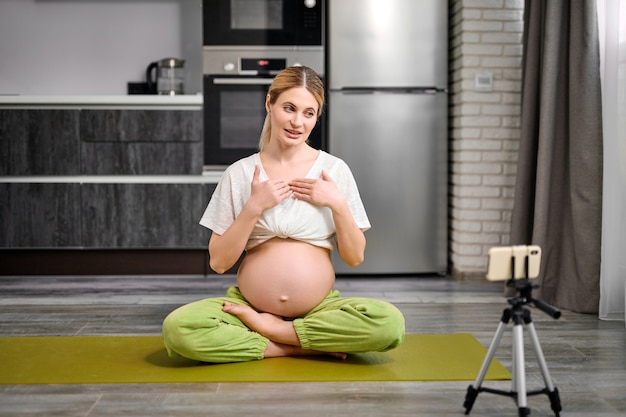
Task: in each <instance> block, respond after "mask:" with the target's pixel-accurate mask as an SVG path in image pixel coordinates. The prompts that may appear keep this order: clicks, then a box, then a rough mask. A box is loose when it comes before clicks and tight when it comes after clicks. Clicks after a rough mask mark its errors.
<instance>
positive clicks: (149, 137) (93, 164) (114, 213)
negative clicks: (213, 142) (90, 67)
mask: <svg viewBox="0 0 626 417" xmlns="http://www.w3.org/2000/svg"><path fill="white" fill-rule="evenodd" d="M202 138H203V134H202V111H201V108H198V109H171V108H159V109H154V108H148V109H145V108H137V109H135V108H122V109H99V108H86V109H84V108H72V107H66V108H58V109H45V108H29V109H21V108H3V109H0V157H1V158H2V162H1V163H0V175H1V176H3V177H5V180H4V181H1V182H0V200H1V201H2V204H1V205H0V247H1V248H54V249H63V248H66V249H67V248H76V249H83V248H86V249H133V248H140V249H151V248H155V249H180V248H183V249H189V248H191V249H203V250H204V251H206V246H207V241H208V238H209V237H210V232H209V231H208V230H207V229H205V228H204V227H202V226H200V225H199V224H198V221H199V219H200V217H201V215H202V212H203V210H204V208H205V207H206V204H207V202H208V200H209V198H210V196H211V194H212V192H213V189H214V188H215V184H211V183H204V182H203V181H198V180H197V178H196V177H194V176H201V174H202V164H203V161H202V156H203V155H202V153H203V146H202V140H203V139H202ZM104 175H106V176H113V178H111V177H107V179H106V181H105V180H101V179H100V178H99V176H104ZM141 175H146V176H163V178H161V179H157V180H155V179H154V178H153V177H147V179H148V181H146V183H144V182H142V180H141V179H140V178H139V177H138V178H137V179H135V178H134V176H141ZM187 175H189V176H190V177H192V178H191V179H189V180H187V179H186V178H185V176H187ZM22 176H28V177H34V178H18V177H22ZM114 176H126V177H125V179H120V180H119V182H118V181H117V180H116V179H115V177H114ZM173 176H177V177H176V179H175V180H172V178H173ZM51 177H52V178H51ZM54 177H56V179H55V178H54ZM74 177H75V178H74ZM112 181H113V182H114V183H112Z"/></svg>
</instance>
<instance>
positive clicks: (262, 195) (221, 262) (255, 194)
mask: <svg viewBox="0 0 626 417" xmlns="http://www.w3.org/2000/svg"><path fill="white" fill-rule="evenodd" d="M260 172H261V169H260V168H259V166H258V165H257V166H255V168H254V175H253V177H252V184H251V187H252V189H251V192H250V198H249V199H248V201H246V203H245V204H244V206H243V208H242V210H241V213H239V215H238V216H237V218H236V219H235V221H234V222H233V223H232V224H231V225H230V226H229V227H228V229H226V231H225V232H224V233H223V234H221V235H220V234H217V233H213V234H212V235H211V240H209V264H210V266H211V269H213V270H214V271H215V272H217V273H218V274H223V273H224V272H226V271H227V270H229V269H230V268H231V267H232V266H233V265H235V262H237V260H238V259H239V257H240V256H241V254H242V253H243V251H244V250H245V248H246V243H247V242H248V239H249V238H250V234H251V233H252V230H253V229H254V225H255V224H256V222H257V220H258V219H259V216H261V214H262V213H263V212H264V211H265V210H267V209H269V208H271V207H274V206H275V205H277V204H278V203H280V202H281V201H283V200H284V199H285V198H287V197H289V196H290V195H291V190H290V189H289V185H288V184H287V182H286V181H285V180H279V179H274V180H268V181H264V182H260V181H259V175H260Z"/></svg>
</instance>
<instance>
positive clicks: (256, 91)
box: [203, 46, 326, 170]
mask: <svg viewBox="0 0 626 417" xmlns="http://www.w3.org/2000/svg"><path fill="white" fill-rule="evenodd" d="M292 65H306V66H308V67H310V68H312V69H313V70H315V71H316V72H317V73H318V75H319V76H320V77H321V78H322V79H323V68H324V59H323V54H322V51H321V50H320V49H319V48H311V47H309V48H307V47H305V48H296V50H294V48H285V47H273V48H267V47H246V48H244V47H238V48H226V47H206V46H205V47H204V63H203V67H204V105H203V110H204V169H205V170H215V169H223V168H224V167H226V166H228V165H230V164H232V163H233V162H235V161H237V160H238V159H241V158H243V157H246V156H248V155H251V154H253V153H255V152H258V150H259V139H260V136H261V130H262V128H263V122H264V121H265V115H266V111H265V98H266V95H267V91H268V88H269V85H270V84H271V83H272V80H273V77H274V76H275V75H276V74H277V73H278V72H279V71H280V70H282V69H283V68H286V67H288V66H292ZM325 125H326V124H325V118H324V115H323V113H322V116H321V117H320V120H319V121H318V123H317V124H316V126H315V128H314V129H313V131H312V132H311V135H310V136H309V144H310V145H311V146H313V147H315V148H317V149H324V150H325V149H326V141H325V136H326V135H325V130H326V127H325Z"/></svg>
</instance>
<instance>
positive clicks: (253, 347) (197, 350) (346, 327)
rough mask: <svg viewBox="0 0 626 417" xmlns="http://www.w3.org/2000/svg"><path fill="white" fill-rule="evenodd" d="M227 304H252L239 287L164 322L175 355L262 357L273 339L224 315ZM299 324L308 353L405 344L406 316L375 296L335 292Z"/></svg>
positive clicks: (192, 305) (231, 359) (200, 358)
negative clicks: (270, 339)
mask: <svg viewBox="0 0 626 417" xmlns="http://www.w3.org/2000/svg"><path fill="white" fill-rule="evenodd" d="M224 301H230V302H232V303H235V304H244V305H250V304H249V303H248V302H247V301H246V299H245V298H244V297H243V295H241V293H240V292H239V289H238V288H237V287H231V288H229V289H228V291H227V293H226V297H222V298H208V299H205V300H200V301H196V302H193V303H190V304H187V305H184V306H182V307H180V308H178V309H176V310H174V311H173V312H172V313H170V314H169V315H168V316H167V318H166V319H165V321H164V322H163V341H164V343H165V347H166V348H167V352H168V354H169V355H170V356H171V357H176V356H184V357H186V358H189V359H194V360H198V361H202V362H242V361H250V360H257V359H262V358H263V354H264V352H265V349H266V348H267V345H268V343H269V339H267V338H266V337H264V336H261V335H260V334H258V333H256V332H254V331H252V330H250V329H249V328H248V327H246V325H245V324H243V322H242V321H241V320H239V318H238V317H236V316H234V315H232V314H229V313H225V312H223V311H222V304H223V302H224ZM293 326H294V328H295V331H296V334H297V335H298V338H299V339H300V345H301V347H302V348H304V349H313V350H318V351H322V352H343V353H361V352H371V351H378V352H382V351H386V350H390V349H393V348H395V347H397V346H399V345H400V344H401V343H402V341H403V340H404V317H403V316H402V313H400V311H399V310H398V309H397V308H396V307H394V306H393V305H392V304H390V303H388V302H385V301H380V300H375V299H370V298H359V297H351V298H343V297H341V296H340V294H339V291H337V290H333V291H331V293H330V294H329V295H328V296H327V297H326V298H324V300H322V302H321V303H320V304H319V305H318V306H317V307H315V308H314V309H313V310H311V311H310V312H309V313H307V314H306V315H305V316H304V317H302V318H297V319H295V320H293Z"/></svg>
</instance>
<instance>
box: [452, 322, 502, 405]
mask: <svg viewBox="0 0 626 417" xmlns="http://www.w3.org/2000/svg"><path fill="white" fill-rule="evenodd" d="M509 317H510V316H509V315H508V312H507V311H505V313H504V315H503V319H502V321H500V324H499V325H498V329H497V330H496V334H495V335H494V336H493V340H492V341H491V345H489V350H488V351H487V355H486V356H485V360H484V361H483V364H482V366H481V367H480V371H479V372H478V376H477V377H476V381H475V382H474V385H470V386H469V387H467V394H466V395H465V402H464V403H463V407H464V408H465V414H466V415H467V414H469V413H470V411H472V407H473V406H474V401H476V397H478V393H479V389H480V386H481V385H482V383H483V381H484V380H485V375H486V374H487V370H488V369H489V366H490V365H491V361H492V360H493V357H494V355H495V353H496V350H497V349H498V345H499V344H500V339H502V334H503V333H504V330H505V328H506V324H507V323H508V320H509V319H508V318H509ZM505 319H506V320H505Z"/></svg>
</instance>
